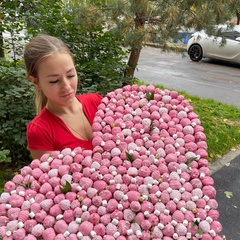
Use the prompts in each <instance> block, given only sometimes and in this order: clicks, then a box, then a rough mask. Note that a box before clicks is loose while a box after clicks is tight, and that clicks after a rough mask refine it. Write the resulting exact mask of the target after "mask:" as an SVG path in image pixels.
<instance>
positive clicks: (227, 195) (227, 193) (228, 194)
mask: <svg viewBox="0 0 240 240" xmlns="http://www.w3.org/2000/svg"><path fill="white" fill-rule="evenodd" d="M224 193H225V195H226V197H227V198H231V197H232V196H233V193H232V192H228V191H225V192H224Z"/></svg>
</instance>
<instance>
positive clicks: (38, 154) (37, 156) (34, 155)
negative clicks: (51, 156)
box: [30, 150, 52, 159]
mask: <svg viewBox="0 0 240 240" xmlns="http://www.w3.org/2000/svg"><path fill="white" fill-rule="evenodd" d="M51 152H52V151H45V150H30V153H31V155H32V158H33V159H40V158H41V156H42V155H43V154H45V153H51Z"/></svg>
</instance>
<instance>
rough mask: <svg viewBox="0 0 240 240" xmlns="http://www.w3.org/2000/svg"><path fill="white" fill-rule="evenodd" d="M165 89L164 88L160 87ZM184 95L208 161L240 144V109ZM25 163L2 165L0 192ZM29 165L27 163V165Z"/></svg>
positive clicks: (215, 159) (217, 157) (0, 170)
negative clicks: (204, 142)
mask: <svg viewBox="0 0 240 240" xmlns="http://www.w3.org/2000/svg"><path fill="white" fill-rule="evenodd" d="M156 87H159V88H161V89H164V87H163V86H158V85H156ZM178 93H179V94H182V95H184V98H185V99H187V100H189V101H190V105H192V106H193V107H194V112H195V113H196V114H197V115H198V117H199V119H200V121H201V125H202V126H203V127H204V133H205V135H206V137H207V144H208V155H209V157H208V161H209V162H210V163H211V162H214V161H217V159H219V158H220V157H222V156H223V155H225V154H226V153H228V152H229V151H231V150H232V149H234V148H237V147H238V146H239V144H240V108H237V107H234V106H230V105H227V104H222V103H219V102H217V101H214V100H212V99H201V98H199V97H195V96H191V95H188V94H186V93H184V92H180V91H178ZM22 164H23V163H21V164H20V163H17V162H15V163H14V162H12V163H10V164H3V163H1V164H0V192H2V191H3V185H4V183H5V182H6V181H8V180H10V179H11V178H12V177H13V175H14V173H15V172H17V171H18V170H19V169H20V168H21V167H22V166H23V165H22ZM25 164H26V165H27V163H25Z"/></svg>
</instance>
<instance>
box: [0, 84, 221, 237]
mask: <svg viewBox="0 0 240 240" xmlns="http://www.w3.org/2000/svg"><path fill="white" fill-rule="evenodd" d="M93 132H94V137H93V147H94V148H93V150H92V151H91V150H83V149H81V148H80V147H79V148H76V149H68V148H66V149H64V150H63V151H61V152H59V151H54V152H52V154H44V155H43V156H42V157H41V158H40V159H35V160H33V161H32V162H31V164H30V165H29V166H25V167H23V168H22V169H21V171H20V173H19V174H17V175H15V176H14V177H13V179H12V180H11V181H9V182H6V184H5V186H4V192H3V193H2V194H1V197H0V238H2V239H3V240H9V239H15V240H21V239H25V240H36V239H46V240H53V239H57V240H58V239H59V240H61V239H69V240H75V239H82V240H89V239H95V240H101V239H104V240H114V239H117V240H125V239H128V240H135V239H142V240H149V239H153V240H157V239H158V240H161V239H163V240H171V239H178V240H187V239H192V240H197V239H202V240H221V239H222V238H221V237H220V236H219V234H220V232H221V229H222V225H221V224H220V222H219V221H218V218H219V212H218V211H217V207H218V203H217V201H216V200H215V196H216V190H215V188H214V186H213V184H214V181H213V179H212V178H211V177H210V170H209V168H208V161H207V160H206V158H207V156H208V153H207V144H206V136H205V134H204V129H203V127H202V126H201V123H200V120H199V119H198V116H197V115H196V114H195V113H194V111H193V107H192V106H191V105H190V104H189V101H188V100H185V99H184V97H183V96H182V95H178V93H177V92H176V91H169V90H161V89H159V88H154V86H151V85H150V86H137V85H133V86H125V87H123V88H122V89H117V90H115V91H114V92H110V93H108V94H107V95H106V96H105V97H104V98H103V99H102V102H101V104H100V105H99V110H98V111H97V113H96V116H95V120H94V124H93Z"/></svg>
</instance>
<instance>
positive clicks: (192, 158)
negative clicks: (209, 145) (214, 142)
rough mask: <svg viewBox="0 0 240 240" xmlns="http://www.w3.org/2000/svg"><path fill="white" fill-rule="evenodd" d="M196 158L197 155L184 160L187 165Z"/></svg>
mask: <svg viewBox="0 0 240 240" xmlns="http://www.w3.org/2000/svg"><path fill="white" fill-rule="evenodd" d="M196 159H197V157H191V158H188V159H187V161H186V164H187V165H188V164H189V163H191V162H193V161H195V160H196Z"/></svg>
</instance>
